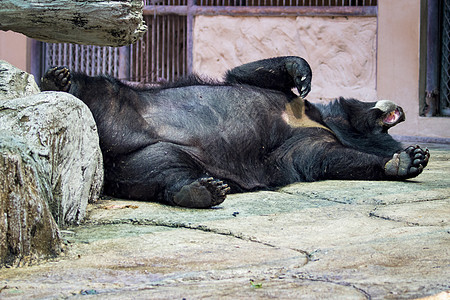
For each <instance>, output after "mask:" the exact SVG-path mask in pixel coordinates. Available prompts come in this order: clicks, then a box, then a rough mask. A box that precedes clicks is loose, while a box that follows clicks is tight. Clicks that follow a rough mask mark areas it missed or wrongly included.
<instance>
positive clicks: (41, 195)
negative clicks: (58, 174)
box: [0, 131, 61, 266]
mask: <svg viewBox="0 0 450 300" xmlns="http://www.w3.org/2000/svg"><path fill="white" fill-rule="evenodd" d="M8 134H9V133H8V132H6V133H5V132H1V131H0V200H1V201H0V266H3V265H6V266H17V265H23V264H28V263H31V262H33V261H35V260H36V259H39V258H42V257H49V256H56V255H57V254H58V253H59V252H60V251H61V248H60V245H61V244H60V238H59V232H58V226H57V225H56V223H55V221H54V219H53V217H52V215H51V212H50V209H49V206H48V203H51V202H53V194H52V189H51V184H50V177H49V176H48V173H49V170H48V167H46V166H45V165H44V164H43V163H42V160H41V158H40V157H39V155H38V154H37V153H35V152H34V151H33V150H32V149H30V147H28V146H27V145H26V144H25V143H24V142H23V141H21V140H20V139H17V138H14V137H11V136H9V135H8Z"/></svg>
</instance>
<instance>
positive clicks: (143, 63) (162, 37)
mask: <svg viewBox="0 0 450 300" xmlns="http://www.w3.org/2000/svg"><path fill="white" fill-rule="evenodd" d="M144 20H145V22H146V24H147V26H148V31H147V33H146V34H145V36H144V37H143V38H142V39H141V40H139V41H138V42H137V43H136V44H134V45H132V46H131V55H130V56H131V66H130V67H131V69H130V75H131V81H136V82H142V83H148V82H163V81H173V80H174V79H176V78H178V77H180V76H184V75H187V73H188V70H187V47H186V42H187V38H186V36H187V18H186V16H177V15H161V16H160V15H156V16H149V15H146V16H144Z"/></svg>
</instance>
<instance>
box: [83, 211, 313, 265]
mask: <svg viewBox="0 0 450 300" xmlns="http://www.w3.org/2000/svg"><path fill="white" fill-rule="evenodd" d="M116 224H132V225H137V226H161V227H167V228H184V229H192V230H199V231H203V232H207V233H213V234H218V235H224V236H229V237H233V238H236V239H240V240H243V241H247V242H252V243H257V244H261V245H264V246H267V247H271V248H280V247H278V246H276V245H273V244H270V243H268V242H264V241H261V240H258V239H257V238H256V237H252V236H246V235H244V234H241V233H234V232H232V231H229V230H220V229H214V228H211V227H208V226H206V225H202V224H192V223H187V224H186V223H179V222H170V221H169V222H165V221H161V220H154V219H115V220H102V221H92V220H87V221H85V222H83V225H116ZM286 249H289V250H292V251H295V252H298V253H301V254H303V255H305V257H306V263H305V264H304V266H305V265H307V264H308V263H309V262H310V261H313V260H314V259H313V254H312V253H309V252H308V251H306V250H301V249H295V248H286Z"/></svg>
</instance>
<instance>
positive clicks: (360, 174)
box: [41, 56, 429, 208]
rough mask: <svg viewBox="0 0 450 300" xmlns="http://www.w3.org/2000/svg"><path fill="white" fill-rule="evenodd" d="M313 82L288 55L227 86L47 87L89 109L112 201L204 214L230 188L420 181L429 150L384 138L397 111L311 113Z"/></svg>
mask: <svg viewBox="0 0 450 300" xmlns="http://www.w3.org/2000/svg"><path fill="white" fill-rule="evenodd" d="M311 77H312V73H311V68H310V66H309V65H308V63H307V62H306V61H305V60H304V59H302V58H300V57H295V56H288V57H276V58H271V59H265V60H260V61H256V62H252V63H249V64H245V65H242V66H239V67H236V68H234V69H232V70H230V71H228V72H227V74H226V76H225V80H224V81H223V82H212V81H211V80H202V79H200V78H199V77H197V76H190V77H188V78H185V79H182V80H180V81H178V82H175V83H173V84H166V85H163V86H158V87H151V88H137V87H132V86H130V85H127V84H125V83H122V82H120V81H119V80H117V79H114V78H111V77H107V76H96V77H90V76H87V75H85V74H80V73H70V72H69V70H68V69H67V68H65V67H55V68H50V69H49V70H48V71H47V72H46V74H45V75H44V77H43V78H42V83H41V88H42V90H44V91H45V90H56V91H66V92H69V93H71V94H73V95H75V96H76V97H78V98H79V99H81V100H82V101H84V103H86V104H87V106H88V107H89V108H90V110H91V111H92V113H93V116H94V118H95V121H96V124H97V126H98V132H99V136H100V146H101V149H102V152H103V156H104V168H105V186H104V193H105V194H107V195H111V196H115V197H119V198H128V199H136V200H150V201H159V202H163V203H168V204H171V205H179V206H184V207H193V208H207V207H211V206H215V205H218V204H220V203H222V202H223V201H224V200H225V197H226V194H227V193H228V192H229V191H230V190H231V191H232V192H243V191H254V190H259V189H274V188H276V187H280V186H284V185H287V184H290V183H294V182H300V181H316V180H323V179H360V180H403V179H407V178H412V177H415V176H417V175H419V174H420V173H421V172H422V170H423V168H424V167H425V166H426V165H427V163H428V159H429V152H428V150H423V149H422V148H420V147H419V146H410V147H407V148H406V149H403V148H402V146H401V144H400V143H398V142H397V141H395V140H394V139H393V138H392V137H391V136H390V135H389V134H388V133H387V131H388V129H389V128H390V127H392V126H394V125H396V124H398V123H399V122H401V121H403V120H404V113H403V110H402V109H401V108H400V107H399V106H397V105H395V104H394V103H393V102H390V101H386V100H383V101H378V102H372V103H365V102H361V101H358V100H354V99H343V98H339V99H336V100H335V101H333V102H331V103H329V104H327V105H316V104H312V103H310V102H308V101H306V100H303V98H304V97H305V96H306V95H307V94H308V93H309V91H310V89H311ZM293 88H297V90H298V92H299V94H300V97H298V96H296V95H295V94H294V93H293V92H292V89H293Z"/></svg>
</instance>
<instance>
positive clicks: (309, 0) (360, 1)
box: [144, 0, 377, 6]
mask: <svg viewBox="0 0 450 300" xmlns="http://www.w3.org/2000/svg"><path fill="white" fill-rule="evenodd" d="M144 2H145V5H187V0H146V1H144ZM195 5H199V6H376V5H377V0H197V1H195Z"/></svg>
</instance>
